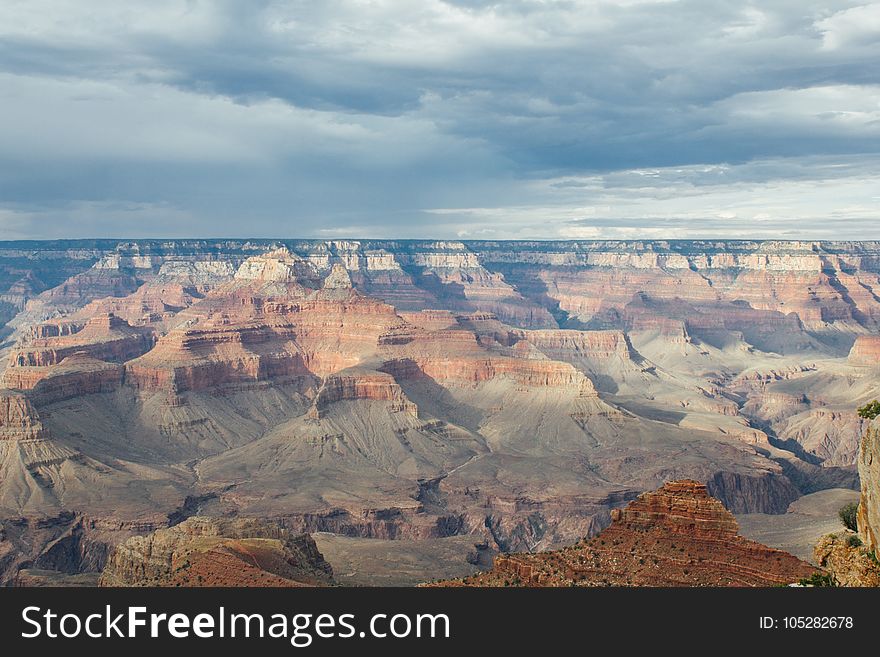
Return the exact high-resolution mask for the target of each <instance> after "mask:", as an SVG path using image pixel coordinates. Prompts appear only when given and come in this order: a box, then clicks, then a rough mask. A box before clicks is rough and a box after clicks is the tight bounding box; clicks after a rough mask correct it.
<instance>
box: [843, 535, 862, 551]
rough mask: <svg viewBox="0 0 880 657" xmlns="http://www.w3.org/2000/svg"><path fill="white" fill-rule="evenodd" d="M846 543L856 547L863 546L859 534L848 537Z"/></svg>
mask: <svg viewBox="0 0 880 657" xmlns="http://www.w3.org/2000/svg"><path fill="white" fill-rule="evenodd" d="M846 544H847V545H849V546H850V547H854V548H857V547H862V539H860V538H859V537H858V536H850V537H849V538H848V539H846Z"/></svg>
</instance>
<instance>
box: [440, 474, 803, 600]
mask: <svg viewBox="0 0 880 657" xmlns="http://www.w3.org/2000/svg"><path fill="white" fill-rule="evenodd" d="M611 519H612V522H611V525H610V526H609V527H608V528H607V529H605V530H604V531H602V532H601V533H599V534H598V536H596V537H594V538H591V539H588V540H585V541H582V542H579V543H577V544H576V545H574V546H572V547H569V548H564V549H562V550H557V551H554V552H543V553H537V554H507V555H501V556H498V557H496V558H495V562H494V564H493V567H492V569H491V570H490V571H487V572H485V573H481V574H478V575H474V576H472V577H470V578H466V579H464V580H456V581H451V582H441V583H440V584H439V585H441V586H775V585H780V584H788V583H793V582H797V581H799V580H800V579H801V578H805V577H809V576H811V575H812V574H813V573H815V572H817V571H816V569H815V568H814V567H813V566H810V565H809V564H807V563H805V562H803V561H801V560H800V559H798V558H796V557H794V556H792V555H790V554H787V553H786V552H782V551H780V550H774V549H772V548H768V547H766V546H764V545H761V544H760V543H756V542H754V541H750V540H748V539H745V538H743V537H742V536H739V535H738V529H739V528H738V525H737V523H736V520H735V519H734V517H733V515H731V514H730V512H729V511H727V510H726V509H725V508H724V507H723V506H722V504H721V503H720V502H719V501H718V500H716V499H713V498H712V497H710V496H709V494H708V492H707V490H706V487H705V486H704V485H702V484H699V483H697V482H695V481H674V482H670V483H667V484H665V485H664V486H663V487H662V488H660V489H659V490H656V491H653V492H649V493H644V494H642V495H641V496H639V498H638V499H636V500H635V501H633V502H631V503H630V504H629V505H628V506H627V507H626V508H624V509H615V510H614V511H612V514H611Z"/></svg>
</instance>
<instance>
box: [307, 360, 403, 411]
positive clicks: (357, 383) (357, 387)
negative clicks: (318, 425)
mask: <svg viewBox="0 0 880 657" xmlns="http://www.w3.org/2000/svg"><path fill="white" fill-rule="evenodd" d="M355 399H368V400H373V401H388V402H391V406H390V410H391V411H392V412H407V413H410V414H412V415H416V414H417V412H418V407H417V406H416V405H415V404H413V403H412V402H411V401H410V400H409V399H407V397H406V395H405V394H404V393H403V390H402V389H401V388H400V386H399V385H398V384H397V382H396V381H395V380H394V378H393V377H392V376H390V375H389V374H386V373H384V372H371V371H350V370H343V372H340V373H338V374H332V375H330V376H329V377H327V378H326V379H324V381H323V382H322V384H321V387H320V388H319V389H318V392H317V394H316V395H315V401H314V402H313V404H312V407H311V409H310V410H309V417H310V418H313V419H319V418H320V417H321V414H322V412H323V411H324V410H325V409H326V408H327V407H328V406H329V405H330V404H333V403H335V402H338V401H343V400H355Z"/></svg>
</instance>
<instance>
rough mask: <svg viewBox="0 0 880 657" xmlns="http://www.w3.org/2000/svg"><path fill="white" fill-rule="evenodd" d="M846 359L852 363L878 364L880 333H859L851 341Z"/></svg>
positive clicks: (879, 360)
mask: <svg viewBox="0 0 880 657" xmlns="http://www.w3.org/2000/svg"><path fill="white" fill-rule="evenodd" d="M848 361H849V362H850V363H851V364H852V365H867V366H869V367H877V366H880V335H860V336H858V337H857V338H856V341H855V342H853V346H852V349H850V351H849V358H848Z"/></svg>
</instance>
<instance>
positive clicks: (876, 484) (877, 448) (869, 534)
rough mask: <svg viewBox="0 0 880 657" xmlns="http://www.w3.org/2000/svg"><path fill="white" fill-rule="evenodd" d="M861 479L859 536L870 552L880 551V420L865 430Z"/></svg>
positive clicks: (862, 444) (861, 453)
mask: <svg viewBox="0 0 880 657" xmlns="http://www.w3.org/2000/svg"><path fill="white" fill-rule="evenodd" d="M859 478H860V479H861V482H862V497H861V500H860V501H859V510H858V527H859V534H860V535H861V537H862V540H863V541H864V542H865V545H867V547H868V549H869V550H872V551H873V552H874V554H877V552H878V550H880V420H877V419H875V420H874V421H872V422H871V424H869V425H868V427H867V428H866V429H865V433H864V435H863V436H862V442H861V445H860V447H859Z"/></svg>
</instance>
